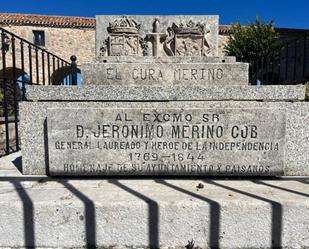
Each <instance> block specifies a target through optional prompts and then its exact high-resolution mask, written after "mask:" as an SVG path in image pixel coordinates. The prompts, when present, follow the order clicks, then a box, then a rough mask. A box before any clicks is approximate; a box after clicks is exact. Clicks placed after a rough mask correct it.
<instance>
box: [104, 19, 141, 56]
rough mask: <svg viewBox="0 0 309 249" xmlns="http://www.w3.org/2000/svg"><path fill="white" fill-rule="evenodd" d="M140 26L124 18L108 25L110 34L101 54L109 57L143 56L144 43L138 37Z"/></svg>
mask: <svg viewBox="0 0 309 249" xmlns="http://www.w3.org/2000/svg"><path fill="white" fill-rule="evenodd" d="M139 29H140V24H137V23H136V22H135V21H134V20H133V19H131V18H128V17H126V16H124V17H122V18H119V19H116V20H115V21H114V22H113V23H110V24H109V28H108V31H109V33H110V35H109V37H108V39H107V40H106V41H105V46H103V47H101V53H103V54H104V53H105V54H107V55H110V56H130V55H145V51H146V50H145V42H144V41H143V39H142V38H141V37H140V36H139Z"/></svg>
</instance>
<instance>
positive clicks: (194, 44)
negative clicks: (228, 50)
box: [164, 21, 211, 56]
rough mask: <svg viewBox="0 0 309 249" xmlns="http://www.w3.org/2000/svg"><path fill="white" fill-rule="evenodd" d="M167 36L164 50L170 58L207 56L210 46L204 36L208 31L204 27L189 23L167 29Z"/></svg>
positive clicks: (174, 25)
mask: <svg viewBox="0 0 309 249" xmlns="http://www.w3.org/2000/svg"><path fill="white" fill-rule="evenodd" d="M167 31H168V36H167V37H166V39H165V41H164V50H165V52H166V53H167V54H168V55H170V56H207V55H208V54H209V53H210V50H211V48H210V46H209V44H208V42H207V39H206V35H207V33H209V30H207V29H206V27H205V25H202V24H200V23H197V24H195V23H194V22H192V21H189V22H188V23H187V24H180V25H176V24H175V23H173V25H172V27H169V28H168V29H167Z"/></svg>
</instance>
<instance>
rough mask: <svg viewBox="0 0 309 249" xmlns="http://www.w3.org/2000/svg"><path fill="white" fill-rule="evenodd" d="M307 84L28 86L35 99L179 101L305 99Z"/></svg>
mask: <svg viewBox="0 0 309 249" xmlns="http://www.w3.org/2000/svg"><path fill="white" fill-rule="evenodd" d="M305 91H306V86H305V85H291V86H282V85H277V86H276V85H270V86H259V87H257V86H225V87H221V86H208V87H207V86H204V87H202V86H187V87H183V86H182V87H164V86H124V85H122V86H119V85H83V86H81V87H79V86H67V87H66V86H44V87H41V86H28V87H27V92H26V98H27V100H33V101H38V100H39V101H51V100H52V101H57V100H60V101H89V100H90V101H126V100H127V101H132V100H134V101H141V100H142V101H154V100H157V101H177V100H180V101H181V100H192V101H196V100H204V101H207V100H221V101H223V100H252V101H300V100H305Z"/></svg>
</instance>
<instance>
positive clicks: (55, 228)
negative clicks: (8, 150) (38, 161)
mask: <svg viewBox="0 0 309 249" xmlns="http://www.w3.org/2000/svg"><path fill="white" fill-rule="evenodd" d="M19 156H20V154H19V153H17V154H12V155H10V156H8V157H5V158H0V195H1V198H0V206H1V209H0V220H1V223H0V247H1V248H2V247H4V248H5V247H7V248H23V247H24V248H80V249H82V248H91V247H92V248H94V245H96V246H97V248H114V249H120V248H128V249H129V248H150V247H152V248H155V247H156V248H158V245H160V248H165V249H168V248H175V249H185V246H186V245H187V244H188V241H191V240H192V239H193V240H194V245H195V246H196V247H199V248H216V247H217V248H226V249H234V248H240V249H241V248H244V249H245V248H274V247H276V248H308V247H309V235H308V230H309V224H308V220H309V198H308V196H309V189H308V186H309V185H308V183H309V178H291V177H289V179H281V180H276V181H274V180H258V179H255V180H253V181H251V180H250V179H249V180H248V179H247V180H235V179H234V180H222V179H221V180H219V179H216V180H205V181H201V180H186V179H181V180H164V179H155V180H153V179H148V180H147V179H146V180H145V179H138V180H133V179H131V180H125V179H120V180H115V179H107V180H106V179H82V180H81V179H76V178H73V179H72V178H70V179H66V178H56V179H55V178H49V177H44V176H39V177H38V176H23V175H21V173H20V172H19V171H18V170H17V169H16V167H15V165H16V162H17V161H19V158H18V157H19ZM200 183H202V184H203V186H204V188H197V186H198V185H199V184H200Z"/></svg>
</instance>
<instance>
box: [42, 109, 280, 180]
mask: <svg viewBox="0 0 309 249" xmlns="http://www.w3.org/2000/svg"><path fill="white" fill-rule="evenodd" d="M285 120H286V117H285V111H284V110H282V109H267V108H263V109H236V108H233V109H220V108H217V109H206V108H205V109H202V108H188V109H181V108H164V103H162V108H156V109H154V108H136V109H126V108H115V109H113V108H102V109H92V108H91V109H49V110H48V115H47V132H48V136H47V140H48V141H47V142H48V162H49V165H48V166H49V172H50V174H51V175H89V176H95V175H281V174H282V173H283V166H284V148H285V123H286V122H285Z"/></svg>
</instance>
